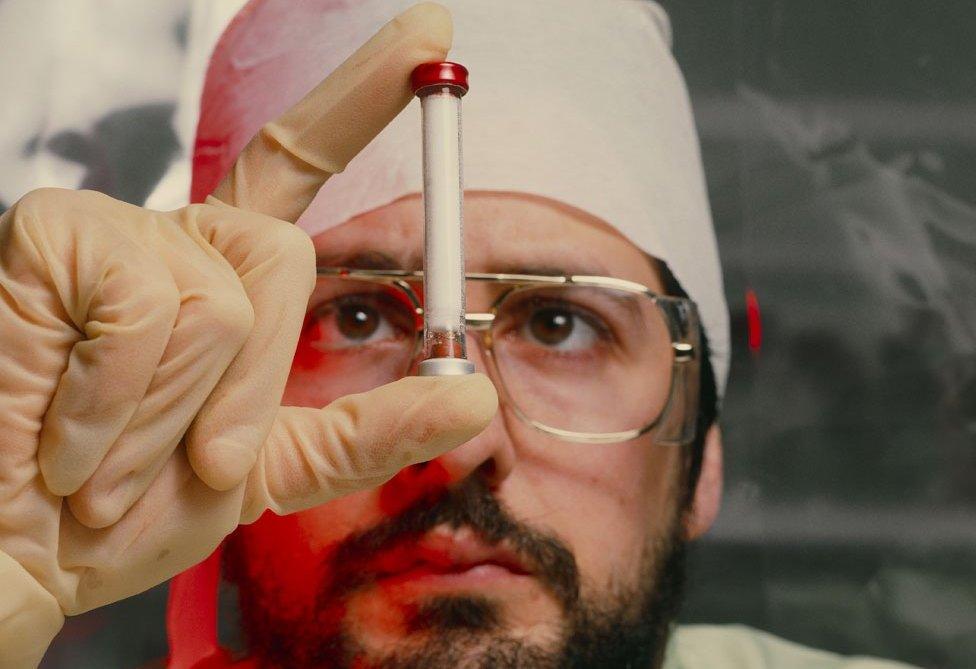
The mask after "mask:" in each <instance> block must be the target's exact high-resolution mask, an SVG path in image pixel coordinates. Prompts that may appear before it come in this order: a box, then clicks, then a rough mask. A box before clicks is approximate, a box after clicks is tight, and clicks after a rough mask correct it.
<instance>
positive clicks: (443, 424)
mask: <svg viewBox="0 0 976 669" xmlns="http://www.w3.org/2000/svg"><path fill="white" fill-rule="evenodd" d="M497 409H498V396H497V394H496V393H495V388H494V386H493V385H492V383H491V381H489V380H488V377H486V376H485V375H484V374H471V375H467V376H449V377H419V376H411V377H406V378H403V379H400V380H399V381H396V382H394V383H390V384H387V385H385V386H380V387H379V388H376V389H374V390H371V391H369V392H366V393H360V394H357V395H347V396H346V397H342V398H340V399H338V400H336V401H335V402H333V403H332V404H330V405H328V406H327V407H325V408H324V409H307V408H301V407H281V409H280V410H279V412H278V416H277V419H276V420H275V423H274V426H273V427H272V429H271V434H270V435H269V436H268V439H267V441H266V442H265V445H264V448H263V449H261V452H260V454H259V456H258V460H257V462H256V463H255V466H254V468H253V469H252V470H251V472H250V474H249V476H248V480H247V487H246V490H245V495H244V504H243V508H242V510H241V522H242V523H250V522H253V521H255V520H257V519H258V517H260V515H261V514H262V513H263V512H264V511H265V510H266V509H271V510H272V511H274V512H275V513H278V514H286V513H291V512H293V511H298V510H300V509H305V508H309V507H312V506H317V505H319V504H324V503H325V502H328V501H329V500H331V499H334V498H336V497H339V496H341V495H345V494H348V493H351V492H355V491H357V490H361V489H364V488H371V487H375V486H378V485H380V484H381V483H383V482H385V481H387V480H389V479H390V478H392V477H393V475H394V474H396V473H397V472H398V471H400V470H401V469H403V468H404V467H406V466H408V465H411V464H416V463H419V462H425V461H427V460H432V459H434V458H436V457H437V456H438V455H441V454H442V453H444V452H446V451H449V450H451V449H452V448H455V447H456V446H460V445H461V444H463V443H464V442H466V441H468V440H469V439H471V438H473V437H474V436H475V435H477V434H478V433H479V432H481V431H482V430H483V429H485V427H487V425H488V423H489V422H491V419H492V417H493V416H494V415H495V412H496V411H497Z"/></svg>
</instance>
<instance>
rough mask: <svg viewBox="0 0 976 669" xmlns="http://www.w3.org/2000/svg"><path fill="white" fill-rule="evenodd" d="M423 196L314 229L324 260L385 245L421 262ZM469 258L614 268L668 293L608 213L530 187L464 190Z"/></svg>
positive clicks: (486, 262)
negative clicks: (510, 190)
mask: <svg viewBox="0 0 976 669" xmlns="http://www.w3.org/2000/svg"><path fill="white" fill-rule="evenodd" d="M423 217H424V214H423V203H422V200H421V198H420V196H419V194H417V195H407V196H405V197H402V198H400V199H398V200H395V201H394V202H391V203H390V204H387V205H384V206H382V207H379V208H377V209H374V210H371V211H368V212H365V213H363V214H360V215H358V216H355V217H353V218H351V219H350V220H349V221H347V222H346V223H343V224H341V225H338V226H336V227H334V228H331V229H329V230H326V231H324V232H322V233H320V234H318V235H316V236H315V238H314V239H313V241H314V243H315V248H316V252H317V254H318V256H319V264H320V265H322V266H328V265H334V264H337V261H340V260H341V259H342V258H346V257H349V256H352V255H355V254H358V253H370V252H374V253H382V254H383V255H387V256H390V257H392V258H394V259H395V260H397V261H398V263H399V264H400V265H401V266H402V267H403V268H405V269H417V268H419V267H420V264H421V256H422V253H423ZM464 218H465V221H464V227H465V264H466V269H467V271H469V272H501V271H504V272H513V271H523V272H525V271H537V270H538V269H539V268H547V269H548V268H551V269H561V270H565V271H566V272H567V273H569V274H597V275H604V276H614V277H618V278H622V279H628V280H630V281H636V282H638V283H642V284H644V285H646V286H647V287H648V288H651V289H652V290H654V291H655V292H659V293H663V292H664V286H663V283H662V281H661V278H660V277H659V276H658V273H657V271H656V269H655V268H654V266H653V265H652V263H651V261H650V259H649V257H648V256H647V255H646V254H645V253H644V252H643V251H642V250H641V249H639V248H638V247H637V246H635V245H634V244H633V243H632V242H631V241H630V240H628V239H627V238H626V237H624V236H623V235H622V234H620V232H618V231H617V230H616V229H615V228H613V227H612V226H611V225H609V224H607V223H606V222H605V221H602V220H601V219H599V218H597V217H595V216H592V215H590V214H588V213H586V212H584V211H582V210H580V209H576V208H574V207H571V206H569V205H566V204H563V203H561V202H557V201H555V200H551V199H548V198H544V197H540V196H536V195H531V194H527V193H499V192H485V191H473V192H471V191H469V192H467V193H466V194H465V204H464Z"/></svg>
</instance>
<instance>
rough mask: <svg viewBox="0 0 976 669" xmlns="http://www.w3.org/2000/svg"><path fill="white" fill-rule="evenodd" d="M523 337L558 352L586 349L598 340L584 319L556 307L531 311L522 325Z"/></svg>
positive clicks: (592, 328)
mask: <svg viewBox="0 0 976 669" xmlns="http://www.w3.org/2000/svg"><path fill="white" fill-rule="evenodd" d="M523 336H526V337H527V338H528V339H529V340H530V341H532V342H534V343H536V344H540V345H542V346H545V347H547V348H551V349H555V350H560V351H578V350H583V349H587V348H590V347H592V346H593V345H594V344H595V343H596V342H597V340H598V339H599V334H598V333H597V331H596V329H595V328H594V327H593V326H592V325H590V324H589V323H587V322H586V319H584V318H582V317H580V316H579V315H577V314H574V313H573V312H572V311H570V310H568V309H560V308H557V307H546V308H542V309H537V310H535V311H533V312H532V313H531V315H530V316H529V318H528V320H527V321H526V323H525V324H524V325H523Z"/></svg>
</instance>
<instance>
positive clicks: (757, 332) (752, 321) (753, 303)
mask: <svg viewBox="0 0 976 669" xmlns="http://www.w3.org/2000/svg"><path fill="white" fill-rule="evenodd" d="M746 326H747V331H748V341H749V350H750V351H752V352H753V353H758V352H759V349H760V348H761V347H762V315H761V313H760V311H759V298H758V297H756V292H755V291H754V290H753V289H752V288H749V289H747V290H746Z"/></svg>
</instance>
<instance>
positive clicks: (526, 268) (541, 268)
mask: <svg viewBox="0 0 976 669" xmlns="http://www.w3.org/2000/svg"><path fill="white" fill-rule="evenodd" d="M492 271H494V272H497V273H499V274H537V275H539V276H572V275H574V274H576V275H586V276H602V275H606V274H607V268H606V267H604V266H602V265H599V264H593V263H584V264H578V265H577V264H572V265H562V264H556V263H545V264H537V263H532V264H528V263H506V264H503V265H497V266H493V267H492Z"/></svg>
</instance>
